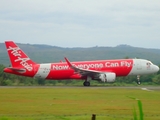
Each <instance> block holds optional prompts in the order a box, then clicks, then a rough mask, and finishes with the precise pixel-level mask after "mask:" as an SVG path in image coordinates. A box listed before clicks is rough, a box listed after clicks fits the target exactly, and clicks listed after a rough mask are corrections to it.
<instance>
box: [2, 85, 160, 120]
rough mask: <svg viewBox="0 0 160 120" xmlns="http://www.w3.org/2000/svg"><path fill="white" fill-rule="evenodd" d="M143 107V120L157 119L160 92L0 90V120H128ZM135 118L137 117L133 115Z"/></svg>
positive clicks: (54, 89)
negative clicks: (92, 119)
mask: <svg viewBox="0 0 160 120" xmlns="http://www.w3.org/2000/svg"><path fill="white" fill-rule="evenodd" d="M127 96H130V97H133V98H138V99H140V100H141V102H142V103H143V114H144V115H143V116H144V119H145V120H151V119H152V120H159V119H160V114H159V113H160V111H159V110H160V91H143V90H141V89H124V88H122V89H120V88H119V89H117V88H115V89H111V88H109V89H105V88H100V87H97V88H92V87H88V88H85V87H80V88H57V87H55V88H54V87H53V88H32V87H31V88H0V120H22V119H23V120H44V119H45V120H53V119H54V120H90V119H91V115H92V114H96V115H97V116H96V120H106V119H109V120H117V119H118V120H131V119H133V109H134V106H135V110H136V111H138V109H139V108H138V106H137V101H135V100H133V99H130V98H129V97H127ZM137 116H138V118H139V114H137Z"/></svg>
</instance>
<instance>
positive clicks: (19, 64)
mask: <svg viewBox="0 0 160 120" xmlns="http://www.w3.org/2000/svg"><path fill="white" fill-rule="evenodd" d="M5 45H6V48H7V52H8V55H9V58H10V62H11V67H12V68H25V69H27V70H28V71H32V70H33V64H36V63H35V62H33V61H32V60H31V59H30V58H29V57H28V56H27V55H26V54H25V53H24V52H23V51H22V50H21V49H20V48H19V47H18V45H16V44H15V43H14V42H13V41H5Z"/></svg>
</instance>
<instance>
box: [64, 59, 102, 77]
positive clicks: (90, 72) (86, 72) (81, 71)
mask: <svg viewBox="0 0 160 120" xmlns="http://www.w3.org/2000/svg"><path fill="white" fill-rule="evenodd" d="M64 59H65V60H66V62H67V64H68V65H69V67H70V68H72V69H73V70H74V71H75V72H76V73H79V74H81V75H82V76H86V75H93V74H94V75H95V74H100V73H103V72H100V71H96V70H88V69H83V68H78V67H76V66H74V65H72V63H71V62H70V61H69V60H68V59H67V58H66V57H65V58H64Z"/></svg>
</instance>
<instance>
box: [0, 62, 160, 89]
mask: <svg viewBox="0 0 160 120" xmlns="http://www.w3.org/2000/svg"><path fill="white" fill-rule="evenodd" d="M159 66H160V65H159ZM4 68H5V66H4V65H2V64H0V86H42V85H46V86H56V85H81V86H82V83H83V81H79V80H44V79H41V78H30V77H24V76H17V75H13V74H8V73H4V72H3V69H4ZM140 80H141V82H142V84H144V85H160V71H159V72H158V73H156V74H152V75H143V76H141V77H140ZM136 81H137V77H136V76H127V77H117V78H116V82H115V83H102V82H98V81H91V85H107V86H110V85H111V86H113V85H114V86H123V85H128V84H130V85H136Z"/></svg>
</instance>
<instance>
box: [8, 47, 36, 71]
mask: <svg viewBox="0 0 160 120" xmlns="http://www.w3.org/2000/svg"><path fill="white" fill-rule="evenodd" d="M7 50H8V51H9V50H11V54H13V56H15V57H17V59H15V60H14V62H18V61H20V63H19V64H20V65H22V66H23V67H24V68H26V69H27V70H28V71H32V69H33V67H32V64H28V63H27V61H28V60H30V59H29V58H22V57H21V51H19V50H20V48H19V47H14V48H13V47H11V46H9V48H8V49H7Z"/></svg>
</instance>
